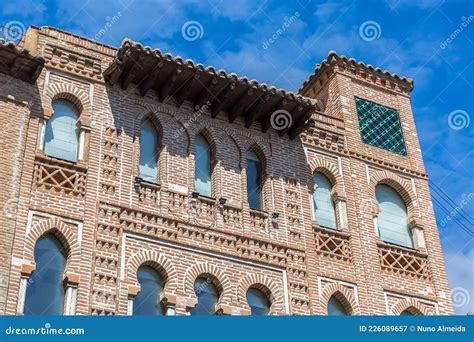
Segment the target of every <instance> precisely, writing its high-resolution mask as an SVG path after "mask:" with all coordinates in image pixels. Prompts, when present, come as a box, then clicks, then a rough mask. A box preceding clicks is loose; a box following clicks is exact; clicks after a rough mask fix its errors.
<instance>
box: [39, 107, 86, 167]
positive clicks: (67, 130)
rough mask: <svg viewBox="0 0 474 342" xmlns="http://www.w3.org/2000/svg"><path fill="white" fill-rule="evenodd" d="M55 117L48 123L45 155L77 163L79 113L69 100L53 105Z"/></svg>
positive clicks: (45, 134)
mask: <svg viewBox="0 0 474 342" xmlns="http://www.w3.org/2000/svg"><path fill="white" fill-rule="evenodd" d="M52 106H53V111H54V112H53V116H52V117H51V118H50V119H49V120H48V121H47V122H46V128H45V133H44V153H45V154H47V155H48V156H50V157H54V158H58V159H63V160H67V161H70V162H77V155H78V145H79V143H78V142H79V127H78V119H79V112H78V110H77V108H76V107H75V106H74V104H72V103H71V102H69V101H67V100H55V101H53V103H52Z"/></svg>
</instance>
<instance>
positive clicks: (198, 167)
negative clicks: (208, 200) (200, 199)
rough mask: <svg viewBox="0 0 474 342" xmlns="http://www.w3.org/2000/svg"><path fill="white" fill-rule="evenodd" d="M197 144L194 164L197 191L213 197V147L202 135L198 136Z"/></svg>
mask: <svg viewBox="0 0 474 342" xmlns="http://www.w3.org/2000/svg"><path fill="white" fill-rule="evenodd" d="M195 144H196V160H195V164H194V174H195V180H196V182H195V187H196V191H197V192H199V193H200V194H201V195H204V196H208V197H211V196H212V181H211V179H212V176H211V162H212V161H211V147H210V146H209V144H208V143H207V140H206V139H205V138H204V137H203V136H202V135H198V136H196V139H195Z"/></svg>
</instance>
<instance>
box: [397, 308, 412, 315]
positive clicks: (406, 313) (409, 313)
mask: <svg viewBox="0 0 474 342" xmlns="http://www.w3.org/2000/svg"><path fill="white" fill-rule="evenodd" d="M400 316H414V315H413V314H412V313H411V312H410V311H409V310H408V309H407V310H403V311H402V312H401V313H400Z"/></svg>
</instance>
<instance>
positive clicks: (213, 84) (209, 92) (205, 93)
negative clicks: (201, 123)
mask: <svg viewBox="0 0 474 342" xmlns="http://www.w3.org/2000/svg"><path fill="white" fill-rule="evenodd" d="M220 87H221V86H220V85H219V79H218V78H217V77H213V78H212V79H211V81H210V82H209V83H208V84H207V85H206V86H205V87H204V89H203V90H201V93H200V94H199V95H198V97H197V100H196V106H197V107H199V108H201V107H202V106H204V105H205V104H206V103H208V102H212V100H214V98H215V97H216V96H217V94H218V93H219V88H220Z"/></svg>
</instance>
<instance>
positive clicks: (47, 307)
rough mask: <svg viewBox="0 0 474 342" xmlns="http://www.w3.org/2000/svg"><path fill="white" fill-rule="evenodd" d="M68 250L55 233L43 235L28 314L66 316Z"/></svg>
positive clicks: (28, 292) (30, 285) (29, 291)
mask: <svg viewBox="0 0 474 342" xmlns="http://www.w3.org/2000/svg"><path fill="white" fill-rule="evenodd" d="M66 259H67V257H66V253H65V251H64V248H63V245H62V244H61V242H59V240H58V239H57V238H56V237H55V236H54V235H53V234H46V235H43V236H42V237H41V238H39V239H38V241H37V242H36V245H35V263H36V269H35V271H34V272H33V273H32V274H31V278H30V279H29V280H28V285H27V288H26V295H25V307H24V314H25V315H41V316H44V315H62V314H63V312H64V293H65V289H64V285H63V280H64V279H63V277H64V269H65V267H66Z"/></svg>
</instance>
